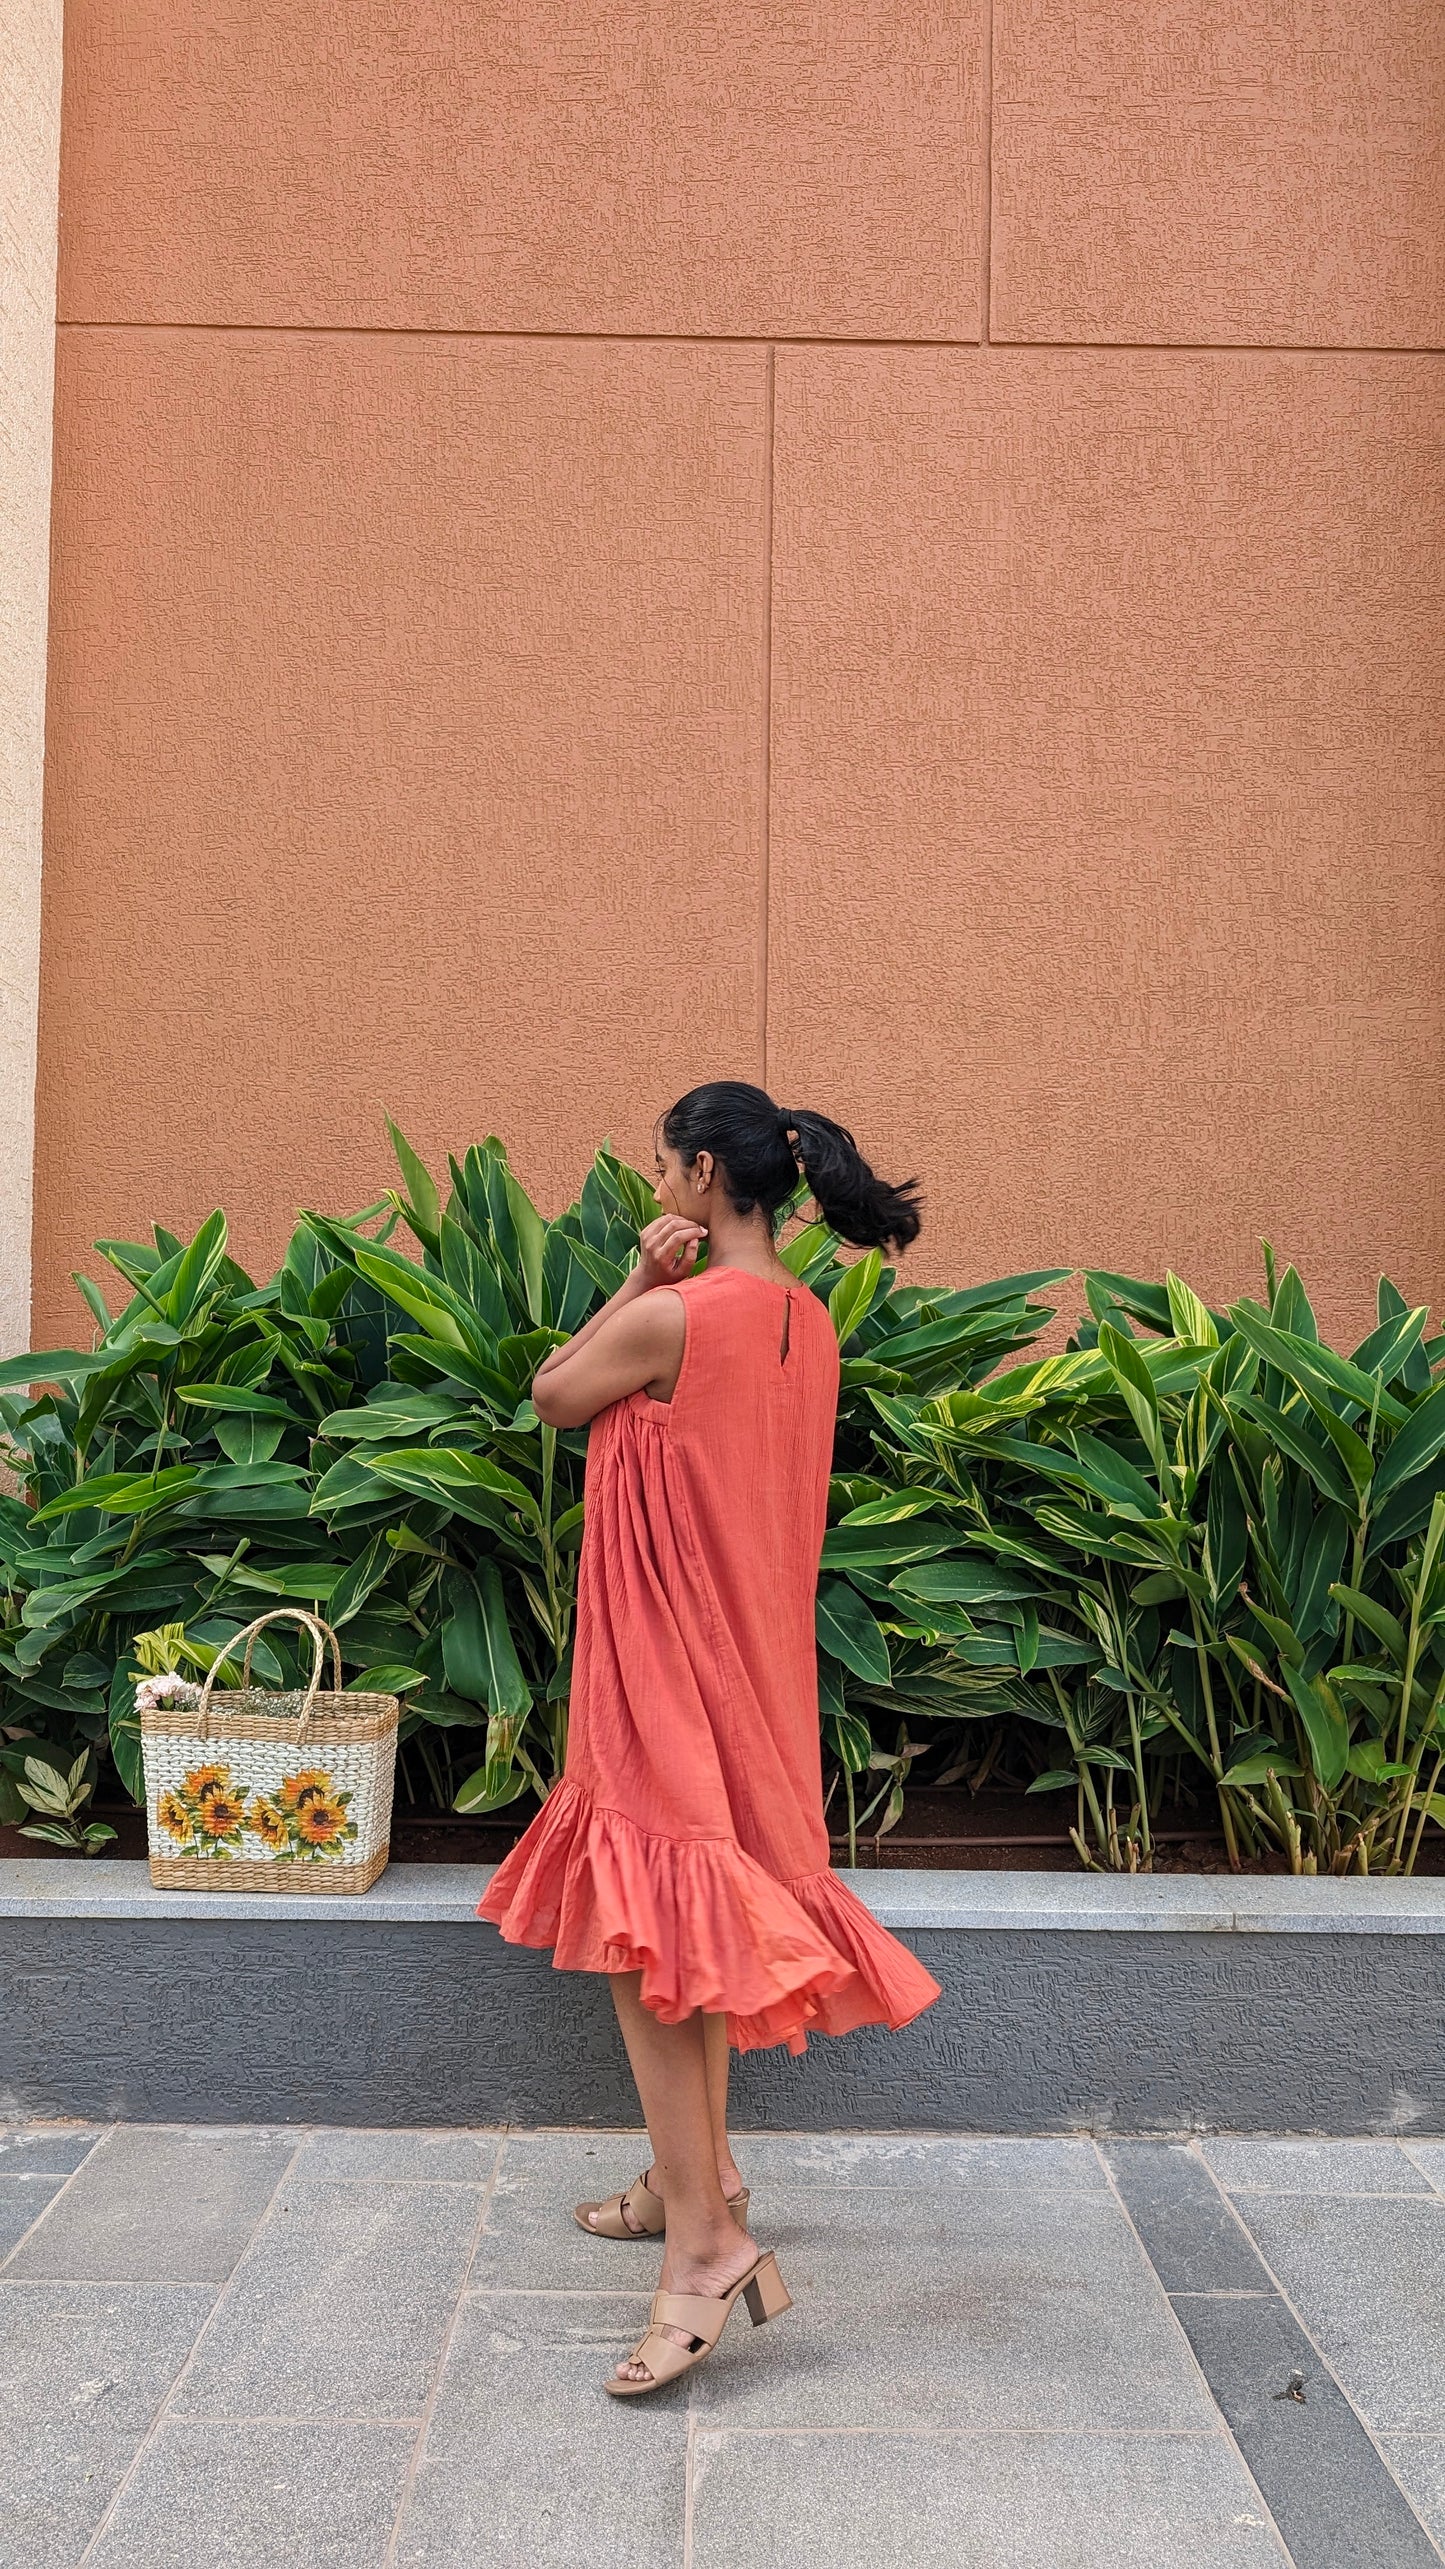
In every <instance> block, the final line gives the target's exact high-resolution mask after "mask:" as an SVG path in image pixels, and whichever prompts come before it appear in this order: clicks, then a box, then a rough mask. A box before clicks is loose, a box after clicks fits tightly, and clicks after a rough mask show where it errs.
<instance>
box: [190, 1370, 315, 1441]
mask: <svg viewBox="0 0 1445 2569" xmlns="http://www.w3.org/2000/svg"><path fill="white" fill-rule="evenodd" d="M176 1398H177V1400H179V1401H183V1402H184V1403H185V1405H186V1406H187V1408H190V1409H218V1410H220V1411H221V1412H222V1413H223V1414H226V1415H230V1416H234V1417H237V1418H274V1419H278V1420H279V1421H280V1422H281V1424H282V1426H283V1427H294V1426H296V1424H297V1423H298V1422H297V1413H296V1411H295V1410H294V1409H292V1408H291V1407H290V1405H289V1404H288V1403H287V1402H286V1401H284V1400H277V1399H276V1397H275V1395H274V1394H273V1393H271V1392H258V1391H253V1390H251V1389H250V1388H249V1387H248V1386H247V1385H246V1384H244V1383H183V1384H181V1385H179V1386H178V1388H177V1391H176ZM196 1432H197V1433H198V1434H199V1433H201V1429H200V1424H199V1421H197V1423H196Z"/></svg>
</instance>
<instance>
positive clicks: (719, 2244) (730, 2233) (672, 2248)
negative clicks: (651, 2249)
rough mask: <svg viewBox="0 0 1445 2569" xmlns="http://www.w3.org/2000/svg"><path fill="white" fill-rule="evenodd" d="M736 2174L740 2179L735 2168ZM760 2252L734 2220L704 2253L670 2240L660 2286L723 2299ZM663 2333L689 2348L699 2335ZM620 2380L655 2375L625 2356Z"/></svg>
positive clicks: (646, 2378)
mask: <svg viewBox="0 0 1445 2569" xmlns="http://www.w3.org/2000/svg"><path fill="white" fill-rule="evenodd" d="M733 2175H734V2179H735V2180H736V2181H738V2182H740V2180H738V2179H737V2171H736V2169H734V2171H733ZM761 2253H762V2251H761V2250H760V2248H759V2247H758V2244H757V2241H756V2240H755V2239H749V2238H748V2237H746V2236H745V2234H743V2233H742V2232H740V2231H739V2229H738V2226H737V2223H736V2222H735V2221H732V2220H729V2221H728V2222H727V2224H726V2226H725V2227H719V2228H718V2229H717V2230H716V2231H715V2232H714V2233H713V2235H712V2237H711V2238H710V2239H709V2240H708V2241H707V2242H706V2244H705V2246H704V2248H703V2250H702V2253H701V2254H694V2255H685V2254H684V2253H683V2252H682V2250H681V2249H679V2248H678V2247H677V2246H676V2245H675V2244H674V2242H673V2241H672V2240H671V2239H669V2240H668V2241H667V2242H666V2245H665V2246H664V2249H663V2256H662V2273H661V2275H660V2276H659V2278H658V2285H659V2289H660V2290H661V2291H662V2292H681V2293H697V2294H699V2295H700V2296H702V2297H703V2298H705V2299H708V2300H718V2301H720V2300H721V2299H722V2297H723V2295H724V2293H727V2292H731V2290H732V2287H733V2285H734V2284H735V2283H736V2282H737V2280H738V2278H739V2276H740V2275H745V2274H747V2273H748V2271H749V2269H750V2268H751V2267H753V2266H755V2265H756V2264H757V2262H758V2258H759V2256H760V2255H761ZM662 2334H663V2336H664V2337H668V2338H670V2339H671V2340H672V2342H673V2344H674V2345H675V2346H681V2347H684V2348H688V2347H692V2346H695V2345H696V2343H697V2340H696V2338H693V2337H689V2336H688V2335H687V2333H686V2331H685V2330H684V2329H681V2328H664V2330H663V2331H662ZM617 2379H618V2380H619V2381H620V2382H650V2381H651V2379H652V2375H651V2373H650V2372H649V2371H648V2368H647V2366H646V2365H645V2364H639V2363H636V2362H633V2361H629V2360H628V2359H626V2358H624V2360H623V2361H622V2362H621V2363H620V2364H619V2365H618V2367H617Z"/></svg>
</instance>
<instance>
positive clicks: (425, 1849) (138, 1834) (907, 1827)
mask: <svg viewBox="0 0 1445 2569" xmlns="http://www.w3.org/2000/svg"><path fill="white" fill-rule="evenodd" d="M1065 1799H1066V1797H1065V1796H1060V1797H1059V1802H1058V1803H1057V1804H1056V1805H1055V1808H1056V1809H1058V1810H1059V1812H1060V1816H1059V1817H1058V1818H1054V1817H1053V1816H1052V1814H1051V1812H1050V1810H1049V1808H1048V1806H1047V1805H1046V1804H1040V1803H1039V1802H1037V1801H1032V1800H1030V1799H1029V1797H1028V1796H1027V1795H1026V1794H1022V1793H1001V1792H1000V1793H995V1792H983V1793H978V1794H969V1793H966V1792H957V1791H943V1792H936V1793H931V1792H929V1791H928V1790H927V1789H926V1788H921V1789H919V1790H918V1791H916V1792H913V1793H910V1794H909V1796H908V1800H907V1804H906V1807H905V1809H904V1813H903V1817H902V1819H901V1820H900V1821H899V1823H898V1826H897V1828H896V1829H892V1830H890V1831H889V1834H888V1835H887V1837H884V1838H878V1837H875V1836H874V1834H873V1833H872V1831H871V1830H870V1831H868V1832H866V1833H864V1834H863V1835H861V1836H860V1837H859V1840H858V1862H859V1865H860V1867H862V1868H864V1869H867V1870H871V1869H872V1868H873V1867H874V1866H876V1865H897V1866H903V1867H908V1868H912V1869H915V1870H918V1871H928V1870H938V1871H943V1872H965V1873H1076V1872H1078V1870H1079V1859H1078V1857H1077V1855H1076V1854H1075V1852H1074V1849H1073V1846H1072V1844H1071V1842H1070V1839H1069V1833H1068V1821H1067V1819H1066V1818H1065V1817H1064V1816H1063V1814H1062V1804H1063V1802H1064V1801H1065ZM531 1809H532V1806H531V1804H530V1803H526V1804H521V1805H518V1806H517V1809H516V1810H515V1811H508V1812H505V1813H499V1814H498V1816H497V1817H496V1818H494V1819H490V1820H469V1819H464V1818H462V1817H461V1816H460V1815H459V1814H458V1813H457V1812H455V1811H437V1810H428V1809H426V1808H425V1807H423V1806H411V1805H408V1806H406V1807H404V1808H403V1809H400V1810H398V1811H397V1812H396V1813H395V1815H394V1817H393V1820H392V1832H391V1855H392V1862H393V1863H394V1864H499V1863H500V1862H501V1859H502V1857H503V1856H504V1855H506V1854H507V1852H508V1850H509V1849H510V1848H511V1847H513V1846H515V1844H516V1842H517V1840H518V1838H519V1837H520V1836H521V1834H522V1831H523V1829H524V1828H525V1827H526V1825H527V1821H528V1818H529V1817H530V1815H531ZM86 1816H87V1818H89V1817H90V1816H91V1814H90V1813H89V1812H87V1814H86ZM834 1816H835V1815H834V1814H833V1813H831V1812H830V1814H829V1818H830V1820H831V1819H833V1818H834ZM1069 1816H1070V1817H1071V1816H1072V1811H1071V1810H1070V1814H1069ZM94 1817H95V1818H97V1819H100V1820H104V1821H106V1822H107V1823H108V1825H109V1826H110V1827H111V1828H113V1829H114V1830H115V1832H116V1838H115V1843H114V1845H113V1846H110V1847H108V1848H107V1849H106V1851H105V1854H104V1855H101V1856H97V1857H93V1858H90V1859H88V1860H89V1861H91V1862H94V1863H98V1864H104V1863H105V1862H106V1861H107V1859H113V1858H117V1857H129V1858H131V1859H136V1858H143V1857H144V1855H145V1852H146V1842H145V1814H144V1812H142V1811H138V1810H136V1809H134V1808H133V1806H132V1805H131V1804H130V1803H124V1804H118V1805H106V1804H104V1803H103V1804H101V1806H100V1807H99V1809H98V1810H96V1811H95V1813H94ZM1154 1842H1155V1854H1154V1870H1155V1872H1156V1873H1225V1872H1227V1871H1228V1869H1229V1868H1228V1862H1227V1859H1226V1856H1225V1851H1224V1841H1223V1839H1222V1838H1221V1836H1220V1835H1219V1832H1218V1830H1217V1828H1215V1829H1211V1828H1210V1826H1209V1824H1208V1819H1207V1817H1206V1816H1202V1815H1201V1814H1199V1813H1197V1812H1189V1811H1172V1812H1171V1811H1165V1812H1163V1813H1161V1815H1160V1817H1159V1819H1158V1821H1157V1822H1156V1823H1155V1828H1154ZM59 1852H60V1850H59V1849H58V1848H56V1847H52V1846H47V1845H46V1844H45V1842H44V1841H43V1840H42V1839H37V1838H25V1837H22V1836H21V1834H20V1832H19V1830H18V1829H14V1828H0V1856H12V1855H22V1856H54V1855H56V1854H58V1853H59ZM832 1857H833V1862H834V1863H835V1864H846V1863H847V1861H848V1841H847V1838H846V1836H843V1837H837V1836H835V1837H834V1838H833V1840H832ZM86 1860H87V1859H84V1858H77V1859H76V1861H77V1862H82V1861H86ZM1243 1870H1244V1871H1245V1872H1246V1873H1267V1874H1274V1873H1284V1872H1286V1871H1287V1870H1288V1868H1287V1866H1286V1865H1285V1862H1284V1859H1283V1857H1276V1858H1273V1859H1270V1858H1266V1859H1263V1860H1261V1861H1257V1862H1252V1863H1248V1864H1246V1865H1245V1866H1244V1867H1243ZM1416 1870H1417V1872H1419V1873H1422V1874H1445V1833H1442V1832H1441V1831H1440V1830H1438V1829H1432V1830H1431V1831H1430V1833H1429V1835H1428V1836H1427V1837H1426V1839H1425V1841H1424V1843H1423V1845H1422V1847H1421V1849H1420V1861H1419V1864H1418V1866H1417V1867H1416Z"/></svg>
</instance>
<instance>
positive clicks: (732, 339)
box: [55, 320, 1445, 357]
mask: <svg viewBox="0 0 1445 2569" xmlns="http://www.w3.org/2000/svg"><path fill="white" fill-rule="evenodd" d="M55 326H56V328H57V330H136V331H142V330H150V331H154V332H156V333H158V334H159V333H161V332H181V331H184V332H186V333H187V334H188V335H191V336H206V335H207V334H209V335H211V336H213V337H216V338H223V337H231V338H239V337H250V338H253V339H266V338H313V339H484V340H492V341H495V342H496V343H497V344H499V345H505V344H506V343H507V342H509V341H510V342H512V343H514V344H528V343H531V342H534V341H535V342H538V343H540V344H541V345H543V346H551V347H567V346H570V345H573V344H576V345H578V346H581V347H598V346H601V347H624V348H632V347H638V348H763V349H769V350H773V349H777V348H801V349H808V348H822V349H827V348H878V349H887V348H896V349H900V350H907V349H914V348H916V349H928V348H940V349H942V348H974V349H977V348H983V347H989V348H1000V349H1015V348H1018V349H1026V348H1047V349H1052V350H1053V351H1055V352H1056V353H1059V354H1063V355H1070V354H1075V355H1085V354H1088V353H1090V352H1094V353H1106V352H1113V353H1116V354H1118V355H1120V356H1156V357H1440V356H1445V341H1440V342H1427V341H1422V342H1418V343H1416V342H1409V341H1400V342H1395V341H1390V342H1386V341H1372V340H1364V339H1359V340H1327V339H1319V340H1314V339H1311V340H1305V339H1000V338H998V337H997V336H991V337H989V338H986V339H978V338H972V339H956V338H955V339H909V338H899V339H877V338H850V337H846V336H831V337H829V336H824V335H821V334H809V333H799V334H797V335H795V336H789V334H788V333H787V332H786V331H773V332H763V331H742V330H480V329H469V328H467V327H466V325H465V324H452V325H448V326H446V327H443V326H441V325H439V324H428V323H396V324H393V325H385V326H383V325H380V324H376V323H369V322H349V321H97V320H90V321H58V322H57V323H56V325H55Z"/></svg>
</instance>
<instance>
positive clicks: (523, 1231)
mask: <svg viewBox="0 0 1445 2569" xmlns="http://www.w3.org/2000/svg"><path fill="white" fill-rule="evenodd" d="M505 1177H506V1185H507V1203H508V1206H509V1208H510V1210H511V1215H512V1223H513V1227H514V1229H515V1231H516V1235H517V1256H518V1260H519V1262H520V1266H521V1272H522V1289H523V1291H524V1293H525V1295H526V1298H527V1309H528V1311H529V1312H530V1313H531V1316H532V1318H533V1320H534V1321H536V1322H537V1324H538V1325H539V1327H540V1326H541V1325H542V1324H543V1323H545V1321H546V1318H547V1305H546V1299H545V1296H544V1295H543V1291H542V1259H543V1254H544V1252H545V1250H546V1246H547V1230H546V1225H545V1223H544V1222H543V1220H542V1217H541V1215H540V1213H539V1212H538V1211H537V1208H536V1206H535V1204H534V1203H533V1202H532V1199H531V1197H530V1196H529V1195H528V1194H527V1192H526V1189H525V1188H524V1187H522V1186H520V1185H519V1184H518V1182H517V1180H516V1179H515V1178H514V1177H513V1175H512V1172H511V1170H510V1169H507V1170H506V1171H505Z"/></svg>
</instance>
